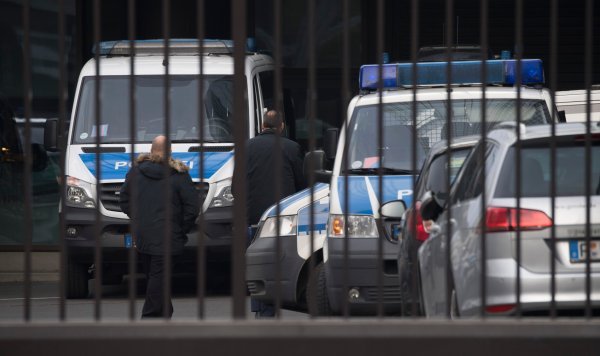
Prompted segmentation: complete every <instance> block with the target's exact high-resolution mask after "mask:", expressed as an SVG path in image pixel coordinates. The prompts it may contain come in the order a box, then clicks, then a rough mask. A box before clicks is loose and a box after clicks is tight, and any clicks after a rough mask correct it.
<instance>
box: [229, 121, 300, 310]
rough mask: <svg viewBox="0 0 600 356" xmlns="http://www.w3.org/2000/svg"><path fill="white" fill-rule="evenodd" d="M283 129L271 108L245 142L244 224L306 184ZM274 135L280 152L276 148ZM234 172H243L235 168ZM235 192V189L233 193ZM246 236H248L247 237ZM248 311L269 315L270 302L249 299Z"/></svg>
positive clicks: (295, 151) (295, 146) (296, 151)
mask: <svg viewBox="0 0 600 356" xmlns="http://www.w3.org/2000/svg"><path fill="white" fill-rule="evenodd" d="M284 128H285V124H284V122H283V118H282V117H281V114H279V113H278V112H277V111H275V110H270V111H268V112H267V113H265V115H264V117H263V127H262V132H261V133H260V134H259V135H258V136H256V137H254V138H252V139H250V140H248V142H247V143H246V159H247V161H246V173H245V178H246V192H247V218H248V225H250V226H252V225H256V224H258V222H259V220H260V217H261V215H262V214H263V213H264V212H265V210H267V209H268V208H269V207H270V206H272V205H273V204H275V203H276V202H277V200H278V199H279V198H280V197H281V198H284V197H286V196H289V195H292V194H294V193H296V192H298V191H299V190H302V189H304V188H305V187H306V181H305V179H304V175H303V172H302V165H303V160H304V155H303V152H302V148H301V147H300V145H299V144H297V143H296V142H294V141H292V140H289V139H287V138H285V137H281V136H280V135H281V133H282V132H283V129H284ZM277 136H280V137H279V140H280V141H279V147H280V151H277V150H276V149H277V143H276V142H277V141H276V140H277ZM277 153H279V154H280V161H279V162H280V167H281V170H280V171H279V172H275V170H274V169H275V167H276V159H277ZM234 174H243V172H238V171H236V172H235V173H234ZM277 182H279V184H280V187H281V196H280V197H278V196H277V192H276V188H275V187H276V184H277ZM234 195H235V192H234ZM249 238H251V237H250V236H249ZM252 311H254V312H256V313H257V317H260V316H273V315H274V309H273V307H272V306H270V305H265V304H263V303H258V301H255V300H253V301H252Z"/></svg>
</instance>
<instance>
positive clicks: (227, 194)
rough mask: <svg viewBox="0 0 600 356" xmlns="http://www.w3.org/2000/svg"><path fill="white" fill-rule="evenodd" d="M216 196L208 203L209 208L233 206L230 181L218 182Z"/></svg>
mask: <svg viewBox="0 0 600 356" xmlns="http://www.w3.org/2000/svg"><path fill="white" fill-rule="evenodd" d="M216 184H217V194H215V197H214V198H213V200H212V201H211V202H210V206H209V208H222V207H225V206H232V205H233V194H231V179H226V180H224V181H221V182H218V183H216Z"/></svg>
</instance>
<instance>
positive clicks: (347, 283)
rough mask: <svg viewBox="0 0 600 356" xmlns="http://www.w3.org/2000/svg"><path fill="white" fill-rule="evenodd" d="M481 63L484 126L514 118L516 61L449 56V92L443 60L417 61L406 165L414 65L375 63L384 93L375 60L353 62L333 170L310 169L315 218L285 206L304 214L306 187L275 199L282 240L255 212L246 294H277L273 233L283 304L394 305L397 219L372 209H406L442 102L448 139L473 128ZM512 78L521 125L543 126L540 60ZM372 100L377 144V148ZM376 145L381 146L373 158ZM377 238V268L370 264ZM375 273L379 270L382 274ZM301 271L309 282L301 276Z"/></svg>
mask: <svg viewBox="0 0 600 356" xmlns="http://www.w3.org/2000/svg"><path fill="white" fill-rule="evenodd" d="M483 63H485V65H487V66H488V68H487V73H488V77H487V78H486V80H485V83H484V84H483V85H485V86H486V88H485V89H486V94H485V95H486V107H487V111H486V113H487V116H486V117H487V121H488V123H489V124H490V125H493V124H494V123H496V122H502V121H514V120H515V117H516V110H517V96H518V95H519V94H518V92H517V88H516V87H515V82H516V78H515V72H516V70H517V68H518V66H517V62H516V61H515V60H490V61H486V62H481V61H463V62H451V64H450V65H451V71H452V76H451V78H452V82H451V84H452V88H451V92H450V96H448V95H449V94H448V91H447V88H446V83H447V79H446V72H447V66H448V65H449V64H448V62H420V63H418V64H417V74H418V77H417V84H418V88H417V90H416V108H417V113H416V123H417V126H416V128H414V129H415V131H416V133H417V138H416V139H417V140H416V141H417V142H416V144H415V146H416V149H417V151H416V152H415V155H416V157H417V164H416V165H413V163H412V154H413V152H412V151H413V150H412V147H413V144H412V136H413V135H412V132H413V126H412V125H413V113H412V107H413V98H414V96H413V90H412V86H413V80H412V70H413V64H412V63H394V64H385V65H383V68H382V79H383V89H384V90H383V92H381V93H380V92H378V91H377V88H378V82H379V68H378V65H365V66H363V67H361V69H360V80H359V82H360V83H359V84H360V90H361V94H360V95H358V96H356V97H354V98H353V99H352V101H351V102H350V104H349V107H348V113H347V115H348V116H347V120H346V122H345V124H344V126H343V127H342V131H341V134H340V139H339V142H338V145H337V154H336V155H335V163H334V167H333V171H332V173H331V174H330V175H326V174H323V172H318V173H319V174H317V175H316V177H317V178H319V179H320V180H321V181H322V182H323V183H326V185H319V186H318V189H315V194H314V195H315V200H314V202H313V203H312V204H316V206H315V207H314V208H313V210H314V211H315V212H316V214H317V215H315V219H314V221H315V225H314V228H313V227H310V226H308V227H307V226H301V224H300V221H301V219H300V216H299V215H298V212H296V211H294V210H295V209H298V211H300V210H302V211H305V209H307V208H308V207H310V205H311V200H310V194H308V195H307V192H306V191H305V192H301V193H298V194H296V195H293V196H291V197H289V198H287V199H286V200H284V202H283V203H282V205H285V207H283V208H282V209H281V215H282V219H283V218H285V219H286V222H287V224H283V225H282V226H285V229H286V230H285V235H286V236H289V237H290V238H283V236H282V235H283V234H282V233H281V232H282V231H280V233H277V231H276V229H274V228H273V227H272V225H269V224H272V223H271V222H269V219H271V221H273V220H272V219H273V218H274V212H273V209H270V210H269V211H268V212H267V213H265V215H263V218H262V219H261V225H262V228H261V229H260V231H259V232H258V234H257V237H256V238H255V241H254V243H253V244H252V245H251V246H250V247H249V249H248V251H247V253H246V258H247V262H246V263H247V275H246V277H247V278H246V279H247V284H248V287H249V290H250V292H251V295H252V296H253V297H255V298H258V299H263V300H264V301H267V302H268V301H274V300H275V298H276V295H275V294H274V291H275V290H276V289H275V288H274V287H273V286H274V285H275V279H274V274H275V272H273V271H274V264H275V259H274V258H275V256H276V254H275V249H274V247H275V246H276V244H275V239H277V238H281V240H280V246H282V253H281V254H280V256H281V258H282V260H281V266H282V268H283V269H282V270H281V273H280V277H281V284H282V288H281V289H280V291H281V295H280V296H281V302H282V305H283V306H288V305H291V306H292V307H295V308H302V307H304V306H306V304H307V303H306V300H307V294H308V300H315V301H316V303H315V304H314V307H315V310H314V312H315V313H316V314H323V315H326V314H339V313H341V312H342V310H343V306H344V303H345V301H344V299H346V300H347V301H348V303H349V307H350V311H351V312H352V313H356V314H373V313H375V312H376V311H377V304H378V303H379V302H382V303H383V307H384V308H383V309H384V310H385V311H386V312H390V313H397V312H400V307H401V304H400V289H399V286H398V284H399V282H398V281H399V279H398V270H397V261H396V258H397V255H398V244H397V237H398V233H399V225H400V224H399V222H398V221H395V220H396V219H385V218H382V217H381V216H380V206H381V205H383V204H384V203H386V202H389V201H392V200H403V201H404V203H405V204H406V206H410V204H411V202H412V189H413V181H414V179H415V176H416V175H417V174H418V172H419V168H420V167H421V164H422V162H423V159H424V158H425V156H426V154H427V152H428V150H429V148H430V147H431V146H432V145H433V144H435V143H436V142H438V141H440V140H442V139H447V133H448V132H449V128H448V127H447V123H448V120H447V118H446V115H447V113H448V111H449V110H448V109H449V108H448V107H447V105H451V108H450V111H451V112H452V117H451V120H450V122H451V128H450V132H452V135H453V137H459V136H467V135H472V134H479V133H480V132H481V128H480V120H481V116H482V115H481V109H482V87H483V85H482V83H481V78H480V73H481V66H482V65H483ZM521 83H522V86H521V88H519V90H520V97H521V100H520V103H521V106H520V110H521V120H522V122H523V123H525V124H528V125H536V124H547V123H550V122H551V120H552V115H551V110H553V109H551V108H552V104H551V96H550V93H549V91H548V90H547V89H544V88H542V84H543V83H544V74H543V66H542V62H541V61H540V60H537V59H526V60H522V61H521ZM380 97H381V101H382V110H383V112H382V118H383V121H382V125H383V142H384V144H383V146H382V147H378V145H377V141H378V140H377V137H378V136H377V132H378V118H379V112H378V110H379V109H378V108H379V101H380ZM448 99H450V101H448ZM555 117H558V116H557V115H555ZM326 146H327V145H326ZM379 149H381V152H382V154H381V156H382V157H381V158H382V161H381V162H380V155H379V152H380V150H379ZM344 162H347V165H344ZM322 165H323V164H322V163H321V164H318V165H317V166H322ZM380 169H381V170H382V171H383V176H382V178H381V181H380V179H379V176H378V172H379V171H380ZM316 192H318V193H319V194H316ZM326 202H327V203H326ZM327 204H328V205H327ZM322 205H325V206H322ZM326 216H327V217H326ZM325 217H326V218H325ZM346 223H347V226H345V225H346ZM324 224H325V225H324ZM265 226H269V229H265ZM307 229H308V231H309V232H310V231H312V235H313V237H314V240H313V242H312V246H313V250H314V251H313V253H312V254H310V244H311V241H310V238H308V239H300V238H299V237H300V236H301V235H300V234H301V233H305V231H307ZM324 229H325V232H324V231H323V230H324ZM267 231H268V232H267ZM346 234H347V236H346ZM309 235H310V234H309ZM323 236H325V238H323ZM321 242H322V244H321ZM346 242H348V245H347V247H348V254H347V259H346V255H345V251H346V250H345V248H346ZM380 242H381V265H379V262H378V261H380V259H379V243H380ZM299 251H303V252H304V254H300V253H299ZM307 252H308V254H307ZM310 259H312V260H313V261H312V262H311V260H310ZM311 264H314V265H315V266H316V267H315V270H314V273H312V274H311V273H308V272H309V266H310V265H311ZM346 268H347V271H346ZM379 271H382V272H383V276H382V278H381V279H379V276H380V275H379ZM346 272H347V273H346ZM309 277H311V278H314V281H310V283H309V279H310V278H309ZM378 281H380V282H381V284H379V283H378Z"/></svg>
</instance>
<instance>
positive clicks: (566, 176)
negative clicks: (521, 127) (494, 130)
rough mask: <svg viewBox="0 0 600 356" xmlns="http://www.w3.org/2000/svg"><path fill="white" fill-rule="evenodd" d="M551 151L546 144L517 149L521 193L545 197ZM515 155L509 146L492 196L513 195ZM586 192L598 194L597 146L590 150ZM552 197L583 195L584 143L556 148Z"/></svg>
mask: <svg viewBox="0 0 600 356" xmlns="http://www.w3.org/2000/svg"><path fill="white" fill-rule="evenodd" d="M551 157H552V152H551V150H550V148H548V147H524V148H522V149H521V177H522V179H521V196H522V197H548V196H550V187H551V184H552V178H551V177H552V170H551V169H552V166H551ZM515 160H516V158H515V149H514V148H511V149H510V150H509V151H508V153H507V155H506V158H505V159H504V163H503V165H502V170H501V172H500V177H499V179H498V185H497V187H496V193H495V196H496V197H498V198H512V197H515V196H516V194H517V193H516V187H515V186H516V161H515ZM590 163H591V166H590V168H591V171H590V173H591V176H590V178H591V179H590V192H591V194H592V195H600V145H595V146H593V147H592V149H591V155H590ZM555 180H556V196H584V195H586V191H585V146H584V145H576V146H575V145H572V146H560V147H557V148H556V175H555Z"/></svg>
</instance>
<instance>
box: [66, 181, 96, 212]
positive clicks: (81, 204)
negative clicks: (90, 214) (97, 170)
mask: <svg viewBox="0 0 600 356" xmlns="http://www.w3.org/2000/svg"><path fill="white" fill-rule="evenodd" d="M65 203H66V204H67V205H68V206H72V207H76V208H95V207H96V202H95V201H94V199H93V198H92V184H91V183H88V182H85V181H82V180H81V179H77V178H75V177H69V176H67V192H66V197H65Z"/></svg>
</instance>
